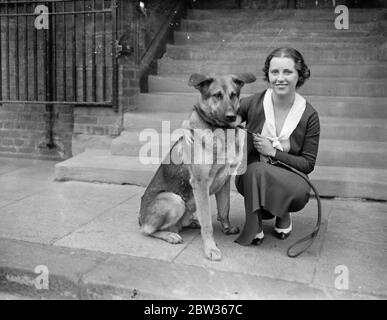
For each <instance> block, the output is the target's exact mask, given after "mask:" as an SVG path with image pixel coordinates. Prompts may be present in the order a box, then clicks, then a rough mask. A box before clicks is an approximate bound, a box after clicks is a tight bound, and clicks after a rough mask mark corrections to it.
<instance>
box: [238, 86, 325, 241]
mask: <svg viewBox="0 0 387 320" xmlns="http://www.w3.org/2000/svg"><path fill="white" fill-rule="evenodd" d="M265 92H266V91H264V92H262V93H258V94H255V95H252V96H249V97H247V98H244V99H242V100H241V106H240V109H239V114H240V116H241V117H242V121H246V127H247V129H248V130H249V131H251V132H258V133H261V132H262V128H263V125H264V123H265V113H264V108H263V98H264V96H265ZM319 137H320V122H319V117H318V114H317V112H316V110H315V109H314V108H313V107H312V106H311V105H310V104H309V103H308V102H306V108H305V110H304V113H303V114H302V116H301V119H300V122H299V123H298V125H297V127H296V128H295V129H294V131H293V133H292V134H291V135H290V138H289V140H290V150H289V152H283V151H280V150H277V151H276V156H275V157H274V160H280V161H282V162H284V163H286V164H288V165H290V166H292V167H293V168H295V169H297V170H298V171H300V172H302V173H304V174H305V175H307V174H309V173H311V172H312V171H313V169H314V165H315V162H316V157H317V151H318V144H319ZM235 184H236V188H237V190H238V192H239V193H240V194H242V195H243V196H244V202H245V214H246V221H245V226H244V229H243V231H242V233H241V234H240V236H239V237H238V239H237V240H236V242H237V243H239V244H242V245H249V244H251V241H252V240H253V239H254V237H255V235H256V234H257V231H258V215H257V214H256V213H255V211H257V210H259V209H261V210H262V213H263V219H270V218H273V217H274V216H277V217H283V216H284V215H285V214H287V213H288V212H297V211H300V210H302V209H303V208H304V207H305V205H306V204H307V202H308V200H309V195H310V187H309V185H308V184H307V183H306V182H305V181H304V180H303V179H302V178H301V177H300V176H298V175H297V174H296V173H294V172H292V171H289V170H287V169H284V168H281V167H277V166H274V165H271V164H268V163H267V162H264V161H263V160H262V161H260V155H259V153H258V151H257V150H256V149H255V148H254V145H253V138H252V136H251V135H249V134H248V135H247V169H246V171H245V172H244V174H243V175H239V176H236V178H235Z"/></svg>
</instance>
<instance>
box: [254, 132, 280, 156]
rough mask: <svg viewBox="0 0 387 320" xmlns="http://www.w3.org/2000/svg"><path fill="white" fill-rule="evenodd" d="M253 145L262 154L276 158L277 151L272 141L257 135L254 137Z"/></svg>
mask: <svg viewBox="0 0 387 320" xmlns="http://www.w3.org/2000/svg"><path fill="white" fill-rule="evenodd" d="M253 144H254V147H255V149H257V151H258V152H259V153H260V154H262V155H264V156H270V157H274V156H275V152H276V149H275V148H274V147H273V145H272V144H271V142H270V140H269V139H267V138H264V137H262V136H261V135H260V134H259V133H256V134H255V135H254V136H253Z"/></svg>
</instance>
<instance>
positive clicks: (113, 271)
mask: <svg viewBox="0 0 387 320" xmlns="http://www.w3.org/2000/svg"><path fill="white" fill-rule="evenodd" d="M139 275H141V276H139ZM83 281H84V283H85V287H86V288H88V287H89V289H87V292H88V295H89V296H93V293H94V297H95V298H105V299H106V298H109V299H111V298H114V297H115V296H117V294H116V292H117V291H119V290H120V297H122V298H124V299H201V300H212V299H251V300H255V299H327V296H326V295H325V294H324V292H323V291H322V290H321V289H317V288H310V287H308V286H306V285H304V284H300V283H296V282H290V281H281V280H274V279H270V278H264V277H255V276H252V275H247V274H241V273H234V272H224V271H219V270H215V269H212V268H203V267H200V266H188V265H182V264H176V263H170V262H167V261H157V260H155V259H144V258H133V257H125V256H117V257H112V258H110V259H108V260H107V261H105V262H103V263H101V264H100V265H99V266H98V267H97V268H95V269H94V270H92V271H91V272H90V273H88V274H87V275H86V276H85V277H84V278H83ZM94 287H97V289H94ZM98 287H103V290H98Z"/></svg>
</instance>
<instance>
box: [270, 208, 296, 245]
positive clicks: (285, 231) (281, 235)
mask: <svg viewBox="0 0 387 320" xmlns="http://www.w3.org/2000/svg"><path fill="white" fill-rule="evenodd" d="M289 216H290V225H289V227H287V228H278V227H277V226H276V225H275V224H274V233H275V235H276V237H277V238H278V239H280V240H285V239H286V238H287V237H289V236H290V234H291V232H292V215H291V214H290V213H289Z"/></svg>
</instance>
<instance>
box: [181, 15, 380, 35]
mask: <svg viewBox="0 0 387 320" xmlns="http://www.w3.org/2000/svg"><path fill="white" fill-rule="evenodd" d="M385 27H386V24H385V22H384V21H367V22H355V23H351V25H350V28H348V29H346V30H345V29H336V27H335V22H334V20H333V19H332V21H317V22H316V21H298V20H293V21H291V20H290V21H289V20H287V19H279V20H268V19H260V18H259V17H257V18H256V19H246V18H243V17H242V18H234V19H220V20H219V21H218V20H214V19H208V20H191V19H182V20H181V22H180V30H181V31H188V32H197V31H210V32H225V31H230V32H231V31H234V32H257V33H259V32H262V31H270V32H272V33H278V32H279V31H281V30H282V31H285V32H287V31H291V32H295V31H308V32H311V31H313V32H321V33H325V32H327V31H328V32H337V33H344V34H345V33H350V32H359V33H376V32H381V31H382V30H384V28H385Z"/></svg>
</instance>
